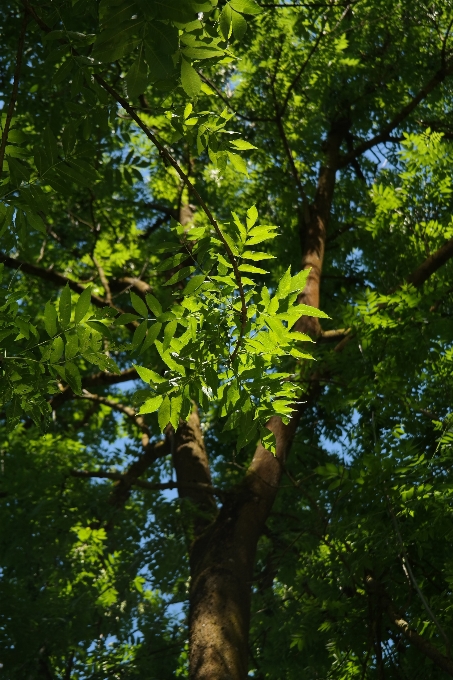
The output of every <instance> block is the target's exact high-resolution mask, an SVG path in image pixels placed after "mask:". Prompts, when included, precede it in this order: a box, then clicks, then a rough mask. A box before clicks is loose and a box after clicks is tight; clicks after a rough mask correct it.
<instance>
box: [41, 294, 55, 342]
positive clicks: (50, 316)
mask: <svg viewBox="0 0 453 680" xmlns="http://www.w3.org/2000/svg"><path fill="white" fill-rule="evenodd" d="M44 328H45V329H46V332H47V335H50V337H51V338H52V337H53V336H54V335H55V333H56V332H57V310H56V309H55V306H54V305H53V304H52V303H51V302H47V303H46V306H45V309H44Z"/></svg>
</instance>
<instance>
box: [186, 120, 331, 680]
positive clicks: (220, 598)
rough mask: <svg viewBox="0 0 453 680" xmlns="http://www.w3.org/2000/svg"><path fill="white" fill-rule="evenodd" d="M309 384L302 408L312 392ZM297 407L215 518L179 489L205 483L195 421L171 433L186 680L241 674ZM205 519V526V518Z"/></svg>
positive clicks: (317, 233)
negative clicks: (185, 566) (186, 563)
mask: <svg viewBox="0 0 453 680" xmlns="http://www.w3.org/2000/svg"><path fill="white" fill-rule="evenodd" d="M343 134H344V125H337V126H333V127H332V130H331V133H330V134H329V136H328V139H327V142H326V164H325V165H323V166H322V167H321V169H320V171H319V176H318V186H317V191H316V195H315V200H314V202H313V204H312V205H311V206H310V207H309V220H308V223H306V224H304V225H303V226H302V228H301V231H302V232H303V234H302V242H303V261H302V266H303V268H308V267H311V270H312V271H311V273H310V277H309V281H308V284H307V287H306V289H305V291H304V292H303V293H302V294H301V296H300V302H303V303H305V304H308V305H313V306H315V307H318V306H319V285H320V281H321V270H322V264H323V257H324V244H325V236H326V228H327V222H328V218H329V214H330V209H331V205H332V198H333V192H334V186H335V172H336V167H337V162H338V154H339V148H340V144H341V140H342V135H343ZM313 321H314V320H313V319H311V318H309V317H303V321H302V323H301V324H299V326H298V328H297V330H300V331H302V332H304V333H307V332H308V333H311V334H314V335H317V334H318V333H319V330H320V329H319V323H318V320H317V319H316V323H313ZM319 390H320V388H319V381H314V384H313V388H312V391H311V395H309V396H308V402H311V401H312V400H313V399H315V398H316V397H317V395H318V394H319ZM305 406H306V405H302V406H300V407H299V408H298V410H297V411H296V412H295V413H294V416H293V417H292V418H291V421H290V423H289V425H284V424H283V423H282V421H281V419H280V418H277V417H274V418H272V419H271V420H270V422H269V423H268V427H269V429H270V430H272V431H273V432H274V434H275V437H276V442H277V453H276V456H273V455H272V454H271V453H270V452H269V451H267V450H266V449H264V448H263V446H262V445H261V444H260V445H258V447H257V449H256V451H255V455H254V457H253V460H252V462H251V464H250V466H249V468H248V470H247V472H246V474H245V476H244V479H243V481H242V483H240V484H239V485H237V486H236V487H234V488H233V489H232V490H231V492H229V493H228V494H226V498H225V501H224V503H223V505H222V508H221V509H220V511H219V512H218V514H217V515H215V512H216V510H215V505H214V503H213V496H212V494H209V493H208V492H207V491H203V490H202V489H201V488H200V491H193V490H190V489H189V488H188V489H187V490H186V491H184V488H183V485H184V483H186V484H193V483H194V482H195V483H203V484H205V485H206V484H210V483H211V476H210V472H209V462H208V459H207V455H206V451H205V449H204V444H203V437H202V433H201V429H200V422H199V419H198V415H197V414H195V412H194V414H192V416H191V418H190V420H189V422H188V423H187V425H183V426H181V427H180V428H178V431H177V433H176V437H175V452H174V456H173V459H174V465H175V469H176V473H177V477H178V482H179V483H180V484H181V494H182V495H183V496H184V497H186V498H190V500H191V501H192V503H194V504H195V505H196V507H197V508H198V509H199V514H198V517H197V518H196V519H195V520H194V522H193V524H192V529H193V535H194V536H195V538H194V541H193V542H192V544H191V548H190V572H191V585H190V594H189V599H190V605H189V647H190V660H189V677H190V679H191V680H244V679H245V678H246V677H247V674H248V656H249V651H248V632H249V624H250V603H251V592H252V579H253V571H254V566H255V558H256V550H257V545H258V540H259V538H260V536H261V535H262V533H263V530H264V528H265V524H266V521H267V519H268V517H269V514H270V512H271V509H272V505H273V503H274V500H275V497H276V494H277V491H278V486H279V483H280V478H281V475H282V472H283V468H284V464H285V461H286V458H287V455H288V452H289V449H290V446H291V442H292V439H293V436H294V433H295V431H296V428H297V424H298V422H299V418H300V415H301V413H302V410H303V409H304V408H305ZM209 515H210V517H211V521H210V520H209Z"/></svg>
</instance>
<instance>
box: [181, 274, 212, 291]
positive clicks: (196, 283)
mask: <svg viewBox="0 0 453 680" xmlns="http://www.w3.org/2000/svg"><path fill="white" fill-rule="evenodd" d="M205 279H206V277H205V275H204V274H197V275H196V276H193V277H192V278H191V279H190V281H189V283H188V284H187V286H186V287H185V288H184V290H183V291H182V294H183V295H191V294H192V293H195V291H196V290H198V288H199V287H200V286H201V285H202V284H203V283H204V281H205Z"/></svg>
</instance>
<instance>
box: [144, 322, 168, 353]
mask: <svg viewBox="0 0 453 680" xmlns="http://www.w3.org/2000/svg"><path fill="white" fill-rule="evenodd" d="M161 328H162V324H161V323H159V322H157V323H154V324H153V325H152V326H151V328H150V329H149V330H148V333H147V336H146V339H145V342H144V343H143V345H142V347H141V349H140V352H139V354H142V353H143V352H145V351H146V350H147V349H148V348H149V347H151V345H153V344H154V343H155V341H156V340H157V336H158V335H159V333H160V330H161Z"/></svg>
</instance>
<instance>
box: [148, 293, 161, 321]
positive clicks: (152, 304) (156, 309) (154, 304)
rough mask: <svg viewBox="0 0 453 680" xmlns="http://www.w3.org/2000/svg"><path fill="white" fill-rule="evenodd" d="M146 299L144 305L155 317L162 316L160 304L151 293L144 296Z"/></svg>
mask: <svg viewBox="0 0 453 680" xmlns="http://www.w3.org/2000/svg"><path fill="white" fill-rule="evenodd" d="M145 299H146V304H147V305H148V307H149V308H150V310H151V311H152V313H153V314H154V316H155V317H158V316H160V315H161V314H162V305H161V304H160V302H159V300H158V299H157V298H155V297H154V295H151V293H148V294H147V295H146V296H145Z"/></svg>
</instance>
